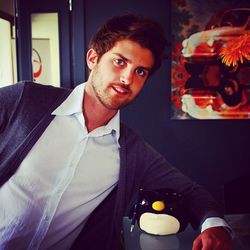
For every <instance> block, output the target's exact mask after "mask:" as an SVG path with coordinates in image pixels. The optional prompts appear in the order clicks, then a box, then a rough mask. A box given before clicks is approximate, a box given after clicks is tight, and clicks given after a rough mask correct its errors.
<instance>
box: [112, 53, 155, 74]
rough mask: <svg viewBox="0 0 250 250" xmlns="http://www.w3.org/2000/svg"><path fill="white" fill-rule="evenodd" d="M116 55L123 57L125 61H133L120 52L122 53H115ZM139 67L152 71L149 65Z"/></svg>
mask: <svg viewBox="0 0 250 250" xmlns="http://www.w3.org/2000/svg"><path fill="white" fill-rule="evenodd" d="M114 55H116V56H119V57H121V58H122V59H123V60H124V61H126V62H128V63H131V60H130V59H128V58H126V57H125V56H123V55H122V54H120V53H114ZM138 68H141V69H144V70H147V71H150V70H151V68H149V67H144V66H139V67H138Z"/></svg>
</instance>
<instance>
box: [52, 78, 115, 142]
mask: <svg viewBox="0 0 250 250" xmlns="http://www.w3.org/2000/svg"><path fill="white" fill-rule="evenodd" d="M85 86H86V82H85V83H82V84H80V85H78V86H76V87H75V88H74V89H73V91H72V92H71V93H70V95H69V96H68V97H67V98H66V100H65V101H64V102H63V103H62V104H61V105H59V106H58V107H57V108H56V109H55V110H54V111H53V112H52V115H58V116H67V115H77V114H79V113H82V100H83V98H84V88H85ZM84 126H85V124H84ZM103 127H104V129H105V131H107V132H108V133H111V134H112V135H113V136H115V138H116V142H117V144H118V145H120V144H119V137H120V111H119V110H118V112H117V113H116V114H115V116H114V117H113V118H112V119H111V120H110V121H109V122H108V123H107V124H106V125H105V126H103Z"/></svg>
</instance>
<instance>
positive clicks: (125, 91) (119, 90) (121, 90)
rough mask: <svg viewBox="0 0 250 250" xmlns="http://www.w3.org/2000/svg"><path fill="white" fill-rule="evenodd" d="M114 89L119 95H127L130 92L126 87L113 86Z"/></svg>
mask: <svg viewBox="0 0 250 250" xmlns="http://www.w3.org/2000/svg"><path fill="white" fill-rule="evenodd" d="M111 87H112V89H113V90H114V91H115V92H116V93H118V94H119V95H126V94H128V93H129V92H130V90H129V88H128V87H127V86H126V85H125V86H122V85H112V86H111Z"/></svg>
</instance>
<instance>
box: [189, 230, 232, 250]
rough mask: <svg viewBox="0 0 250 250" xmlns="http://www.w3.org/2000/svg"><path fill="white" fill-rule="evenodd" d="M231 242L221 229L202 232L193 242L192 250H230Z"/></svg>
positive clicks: (225, 232) (227, 234)
mask: <svg viewBox="0 0 250 250" xmlns="http://www.w3.org/2000/svg"><path fill="white" fill-rule="evenodd" d="M232 249H233V247H232V240H231V238H230V235H229V233H228V232H227V231H226V230H225V229H224V228H223V227H211V228H208V229H206V230H204V231H203V232H202V233H201V234H200V235H199V236H198V237H197V238H196V239H195V240H194V242H193V248H192V250H232Z"/></svg>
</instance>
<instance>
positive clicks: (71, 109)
mask: <svg viewBox="0 0 250 250" xmlns="http://www.w3.org/2000/svg"><path fill="white" fill-rule="evenodd" d="M85 85H86V83H82V84H80V85H78V86H76V87H75V88H74V89H73V91H72V92H71V93H70V95H69V96H68V97H67V98H66V100H65V101H64V102H63V103H62V104H61V105H60V106H59V107H57V108H56V109H55V110H54V111H53V112H52V115H62V116H64V115H73V114H76V113H79V112H80V113H81V112H82V100H83V98H84V88H85Z"/></svg>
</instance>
